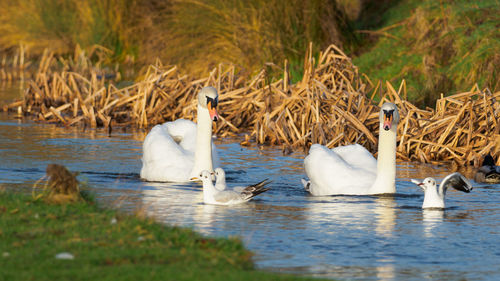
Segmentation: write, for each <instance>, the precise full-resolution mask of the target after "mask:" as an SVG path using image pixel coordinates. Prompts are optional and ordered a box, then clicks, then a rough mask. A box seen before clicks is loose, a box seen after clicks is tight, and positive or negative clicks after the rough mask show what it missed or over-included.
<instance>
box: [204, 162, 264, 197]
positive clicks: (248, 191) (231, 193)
mask: <svg viewBox="0 0 500 281" xmlns="http://www.w3.org/2000/svg"><path fill="white" fill-rule="evenodd" d="M198 177H199V179H201V181H202V182H203V202H204V203H205V204H212V205H234V204H241V203H245V202H247V201H249V200H250V199H252V198H253V197H255V196H257V195H259V194H261V193H262V192H265V191H268V190H269V188H265V185H266V184H268V183H269V182H268V181H267V179H266V180H263V181H261V182H259V183H256V184H253V185H249V186H247V187H245V188H243V189H242V190H241V191H236V190H227V189H224V190H222V191H221V190H219V189H217V188H215V186H214V184H213V182H212V174H211V173H210V172H209V171H206V170H205V171H202V172H201V173H200V175H199V176H198Z"/></svg>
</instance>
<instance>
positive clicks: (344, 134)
mask: <svg viewBox="0 0 500 281" xmlns="http://www.w3.org/2000/svg"><path fill="white" fill-rule="evenodd" d="M311 50H312V47H311V46H310V48H309V50H308V53H307V55H306V57H305V64H304V65H305V66H304V75H303V79H302V80H301V81H299V82H298V83H296V84H291V82H290V80H291V79H290V75H289V71H288V66H287V63H286V62H285V65H284V68H283V77H282V79H280V80H278V81H274V82H269V80H270V79H269V77H268V75H267V73H266V70H265V69H264V70H262V71H261V72H260V73H258V74H257V75H255V76H254V77H253V78H252V79H250V80H248V81H244V79H243V78H242V77H239V76H238V75H237V74H235V73H236V69H235V67H234V66H233V65H222V64H221V65H219V66H218V67H217V68H215V69H214V70H213V71H212V72H211V73H210V74H209V76H208V77H205V78H202V79H197V80H195V79H193V78H191V77H189V76H186V75H181V74H180V72H179V71H178V69H177V67H176V66H163V65H162V64H161V63H160V62H157V63H156V64H155V65H151V66H149V68H148V69H147V71H146V73H145V75H144V76H143V79H142V80H141V81H139V82H137V83H135V84H133V85H131V86H129V87H126V88H122V89H118V88H116V87H115V86H113V84H112V83H108V81H107V80H106V75H104V74H103V73H102V70H101V69H99V68H97V67H94V66H92V65H91V64H90V63H88V61H86V63H85V67H82V66H81V64H79V65H78V66H79V67H76V66H75V65H71V63H69V62H66V63H65V64H66V67H65V68H64V69H65V70H63V71H52V70H51V69H52V65H53V64H55V63H56V59H55V58H54V56H53V55H52V54H49V53H46V54H45V55H44V57H43V59H42V62H41V63H40V67H39V70H38V72H37V73H36V75H35V79H34V80H32V81H31V82H30V84H29V86H28V88H27V89H26V94H25V98H24V100H23V101H21V102H17V103H13V104H11V105H8V106H6V107H5V109H6V110H9V109H12V110H16V109H17V107H18V106H22V109H23V110H24V112H30V113H33V114H35V115H36V116H37V118H38V120H44V121H50V122H58V123H62V124H63V125H65V126H71V125H75V124H85V125H87V126H90V127H93V128H95V127H106V128H109V129H110V128H111V127H112V126H136V127H139V128H149V127H151V126H152V125H155V124H158V123H162V122H165V121H170V120H174V119H177V118H187V119H191V120H195V117H196V102H195V97H196V93H197V92H198V91H199V90H200V89H201V88H202V87H204V86H208V85H211V86H214V87H216V88H217V89H218V91H219V93H220V98H219V100H220V103H219V104H220V106H219V111H220V114H221V117H222V118H221V119H222V120H221V121H220V122H217V123H216V125H215V128H214V130H215V133H216V134H217V135H219V136H221V137H225V136H235V135H239V134H243V133H245V134H246V136H245V137H246V140H245V141H244V142H242V143H243V144H249V143H250V142H249V141H250V140H253V141H255V142H256V143H259V144H272V145H281V146H283V147H284V148H286V149H287V150H289V149H292V148H299V147H302V148H304V149H306V148H308V147H309V146H310V145H311V144H312V143H321V144H324V145H327V146H328V147H335V146H338V145H345V144H350V143H360V144H362V145H364V146H365V147H367V148H368V149H369V150H371V151H372V152H375V151H376V145H377V136H378V127H379V125H378V111H379V106H380V105H381V104H382V103H383V102H384V101H392V102H394V103H396V105H397V106H398V108H399V110H400V115H401V120H400V123H399V127H398V148H397V155H398V158H400V159H402V160H412V161H420V162H424V163H434V164H437V163H443V162H448V163H449V162H453V163H455V164H458V165H469V164H474V165H476V166H477V165H479V164H480V161H482V157H483V156H484V155H485V154H487V153H492V155H493V156H494V157H495V158H496V159H498V162H500V159H499V158H500V157H499V156H500V133H499V128H500V125H499V124H498V123H499V122H500V121H499V118H498V116H500V105H499V100H500V92H496V93H491V92H490V91H489V90H488V89H485V90H481V89H479V88H478V87H477V86H476V87H474V88H473V89H471V90H470V91H468V92H464V93H459V94H455V95H452V96H447V97H441V98H440V99H439V100H438V101H437V103H436V108H435V109H431V108H426V109H419V108H417V107H416V106H414V105H413V104H412V103H410V102H408V101H407V100H406V96H407V93H406V84H405V81H403V82H402V83H401V85H400V86H399V87H398V88H397V90H396V88H394V87H393V86H392V85H391V84H390V83H389V82H386V83H385V85H383V84H382V83H381V82H378V84H374V83H372V82H371V81H370V80H369V79H368V77H361V76H360V74H359V73H358V70H357V68H356V67H355V66H354V65H353V64H352V62H351V59H350V58H349V57H347V56H346V55H345V54H344V53H343V52H342V51H341V50H340V49H339V48H337V47H336V46H334V45H332V46H330V47H328V48H327V49H326V50H325V51H324V52H322V53H320V55H319V57H318V58H317V62H316V58H314V57H313V55H312V51H311ZM79 56H82V55H81V54H80V55H79ZM75 57H76V55H75ZM60 61H61V60H59V63H60ZM75 61H78V60H76V59H75ZM79 61H85V60H81V59H80V60H79ZM74 69H77V70H78V71H73V70H74ZM375 97H378V100H379V102H375V100H374V98H375Z"/></svg>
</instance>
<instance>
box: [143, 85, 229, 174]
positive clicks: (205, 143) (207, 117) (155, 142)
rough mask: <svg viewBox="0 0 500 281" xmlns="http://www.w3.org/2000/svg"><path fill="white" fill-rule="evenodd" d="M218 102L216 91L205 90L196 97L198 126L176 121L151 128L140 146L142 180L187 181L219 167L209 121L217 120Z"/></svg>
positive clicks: (189, 122)
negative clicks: (141, 146) (204, 171)
mask: <svg viewBox="0 0 500 281" xmlns="http://www.w3.org/2000/svg"><path fill="white" fill-rule="evenodd" d="M217 103H218V94H217V90H215V88H213V87H205V88H203V89H202V90H201V91H200V92H199V94H198V124H195V123H194V122H192V121H189V120H184V119H178V120H175V121H173V122H166V123H164V124H161V125H156V126H155V127H153V129H151V131H150V132H149V134H148V135H147V136H146V139H145V140H144V143H143V157H142V169H141V178H142V179H145V180H148V181H162V182H165V181H168V182H187V181H189V180H190V178H192V177H194V176H197V175H199V173H200V172H201V171H202V170H208V171H213V167H218V166H219V159H218V156H217V152H216V149H215V145H213V143H212V121H216V120H217V119H218V118H219V117H218V113H217V110H216V107H217Z"/></svg>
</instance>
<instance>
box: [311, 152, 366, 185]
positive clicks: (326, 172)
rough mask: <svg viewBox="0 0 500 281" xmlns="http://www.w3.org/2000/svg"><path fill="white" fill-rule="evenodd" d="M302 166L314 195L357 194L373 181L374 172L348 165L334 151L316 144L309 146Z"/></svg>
mask: <svg viewBox="0 0 500 281" xmlns="http://www.w3.org/2000/svg"><path fill="white" fill-rule="evenodd" d="M304 167H305V170H306V174H307V176H308V177H309V179H310V180H311V184H312V185H311V189H313V188H314V190H311V193H313V194H314V195H328V194H357V193H359V189H366V188H369V187H370V186H371V185H372V184H373V182H374V181H375V174H374V173H372V172H370V171H367V170H365V169H361V168H358V167H356V166H352V165H350V164H349V163H348V162H346V161H345V160H344V158H342V157H341V156H340V155H338V154H337V153H336V152H334V151H332V150H330V149H328V148H327V147H325V146H322V145H318V144H314V145H312V146H311V149H310V150H309V155H308V156H307V157H306V158H305V159H304Z"/></svg>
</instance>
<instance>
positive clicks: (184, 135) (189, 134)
mask: <svg viewBox="0 0 500 281" xmlns="http://www.w3.org/2000/svg"><path fill="white" fill-rule="evenodd" d="M162 126H163V127H164V129H165V130H166V131H167V132H168V134H169V135H170V136H171V137H172V138H173V139H174V140H175V141H176V142H177V143H178V144H179V146H180V147H182V149H184V150H186V151H190V152H192V153H194V152H195V150H196V124H195V123H194V122H192V121H190V120H186V119H177V120H175V121H173V122H167V123H164V124H163V125H162Z"/></svg>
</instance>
